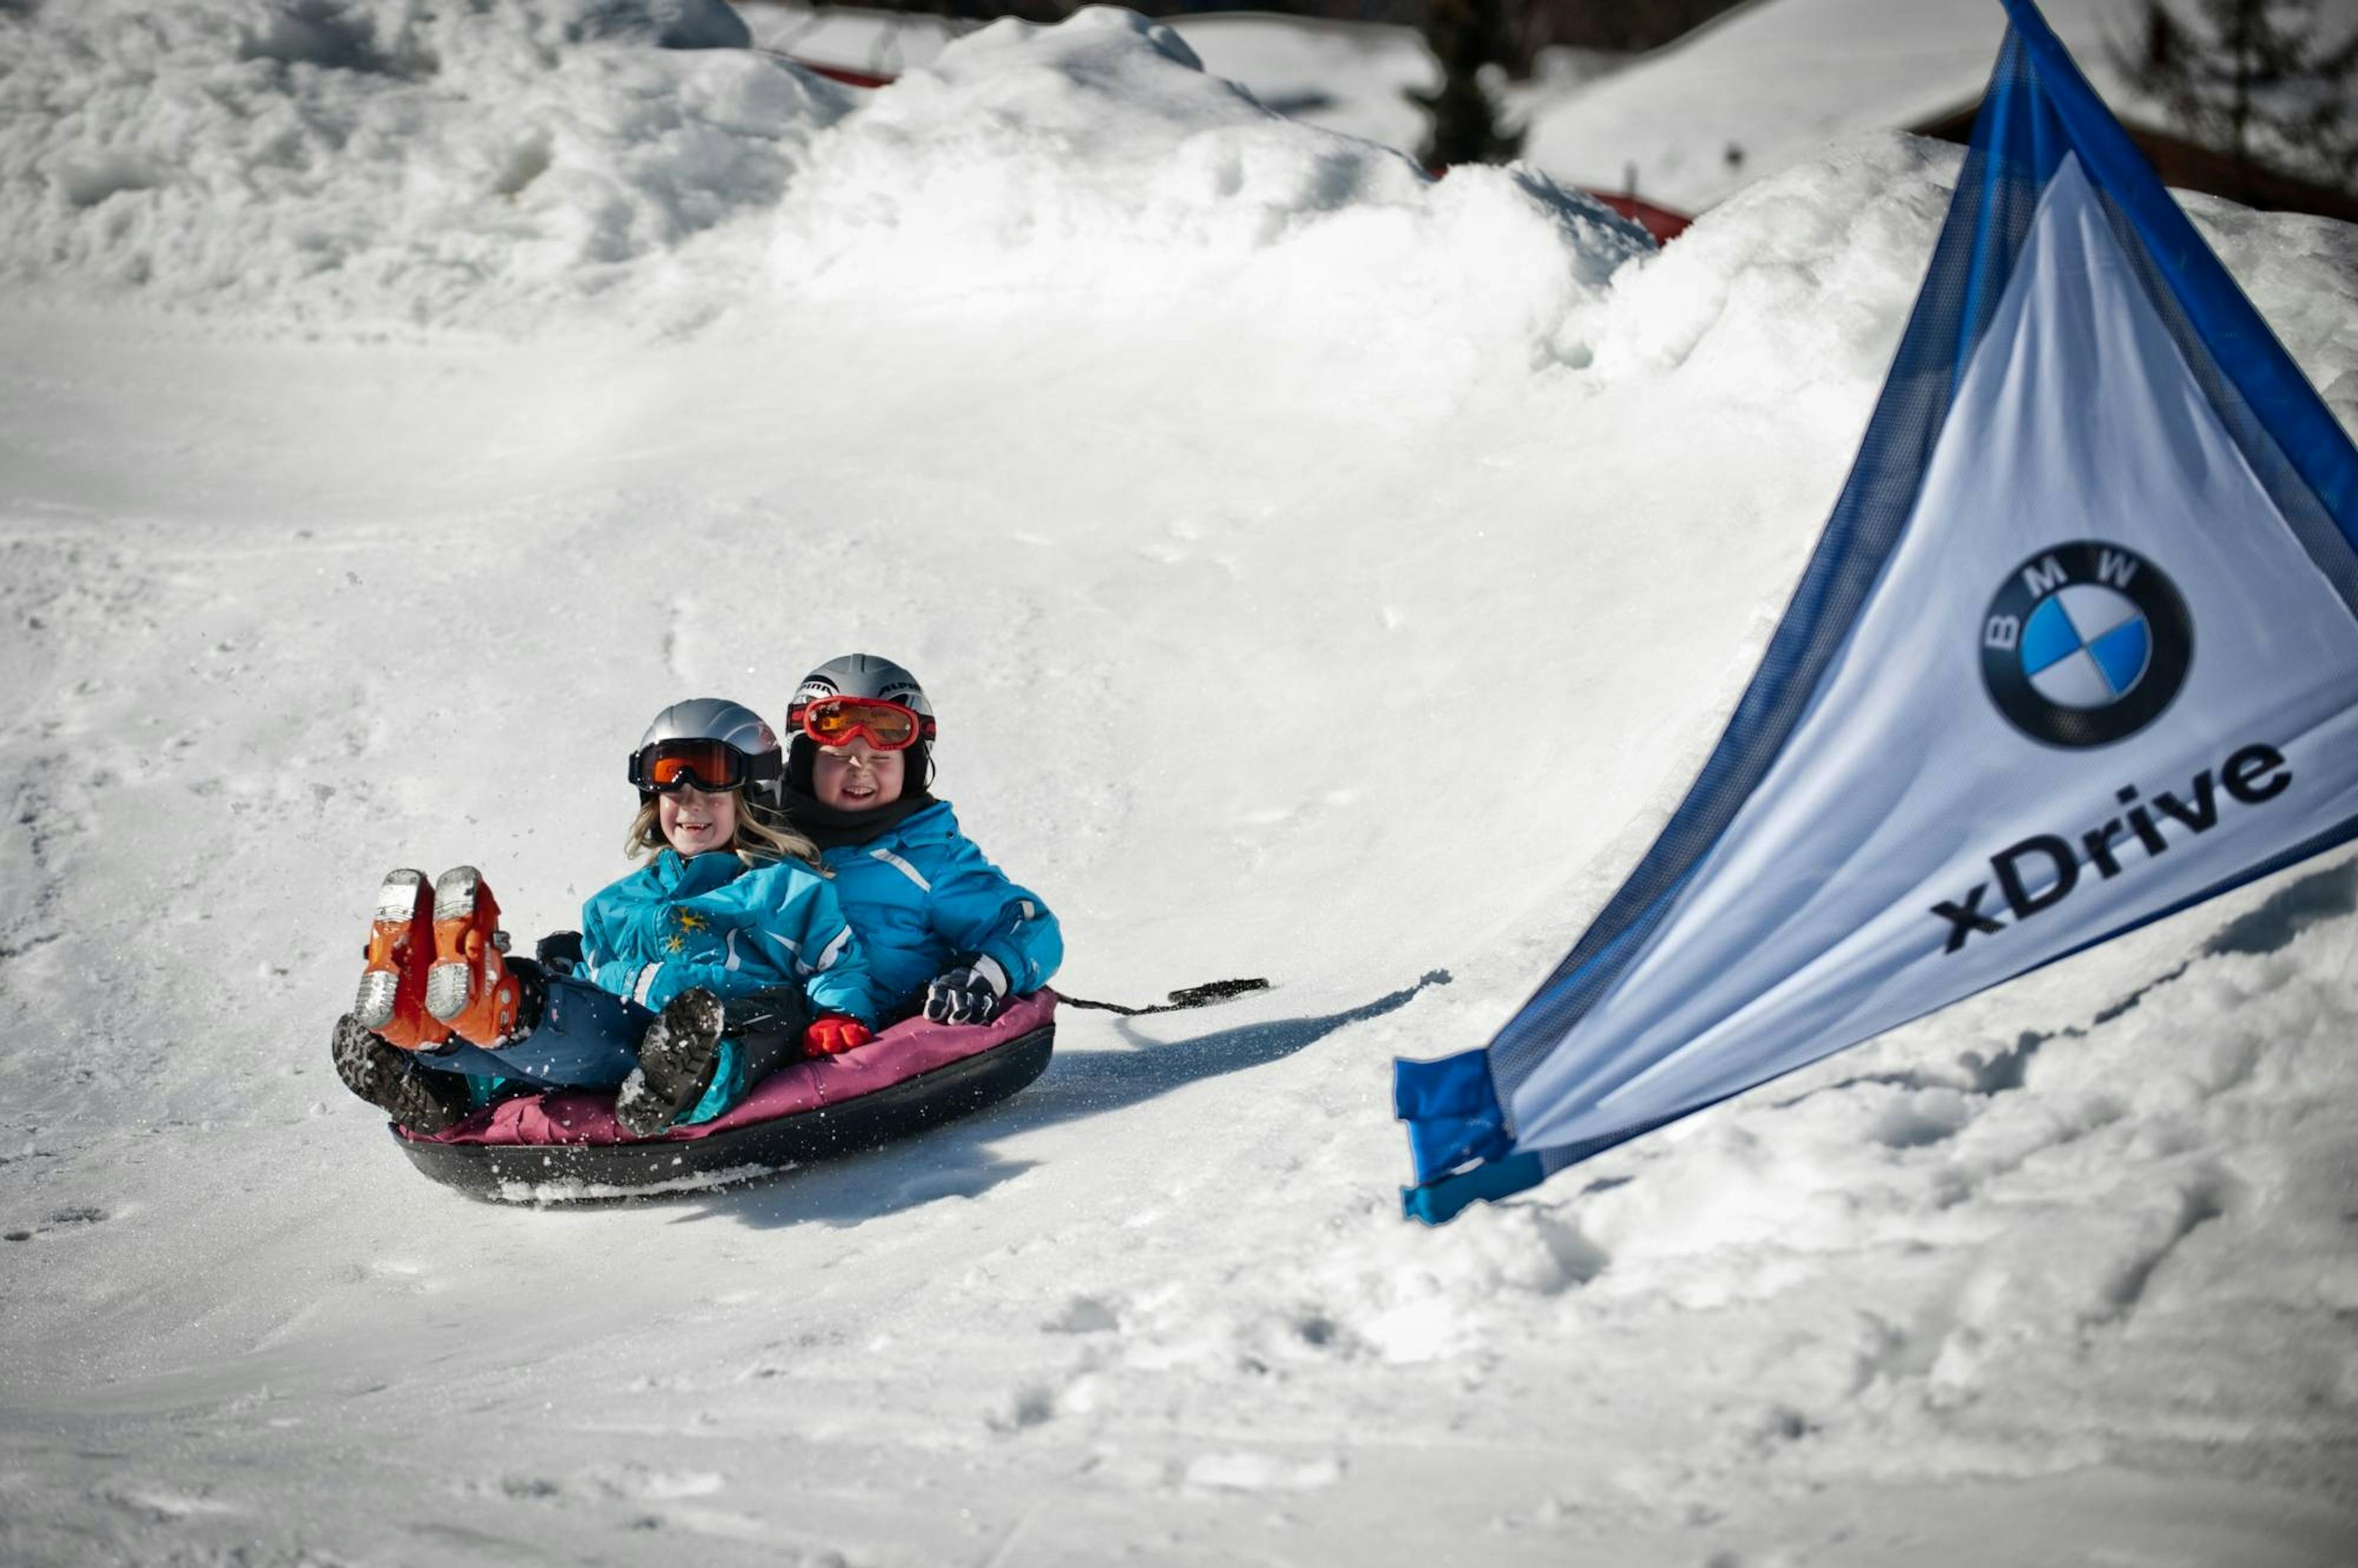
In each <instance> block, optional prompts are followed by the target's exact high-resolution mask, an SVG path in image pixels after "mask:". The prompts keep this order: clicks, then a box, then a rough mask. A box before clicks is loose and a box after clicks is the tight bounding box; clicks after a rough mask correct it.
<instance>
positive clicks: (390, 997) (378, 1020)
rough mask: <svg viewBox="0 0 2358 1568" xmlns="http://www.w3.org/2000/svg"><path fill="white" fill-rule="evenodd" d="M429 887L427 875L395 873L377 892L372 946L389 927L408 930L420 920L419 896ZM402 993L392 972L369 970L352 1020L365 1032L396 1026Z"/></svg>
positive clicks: (353, 1001)
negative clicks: (389, 1025) (391, 1024)
mask: <svg viewBox="0 0 2358 1568" xmlns="http://www.w3.org/2000/svg"><path fill="white" fill-rule="evenodd" d="M425 885H426V873H425V872H424V871H392V872H388V873H387V874H386V876H385V879H384V886H382V887H380V888H378V889H377V892H376V913H375V914H373V915H372V916H371V917H370V928H371V935H372V942H371V946H374V942H373V938H374V936H376V935H384V928H385V927H386V926H388V925H390V926H395V927H397V928H402V929H406V928H407V927H408V926H409V925H410V924H411V922H413V921H414V920H415V919H416V916H417V892H418V890H419V889H420V888H422V887H424V886H425ZM400 992H401V975H400V974H399V972H398V971H396V970H393V969H370V970H368V971H367V972H366V973H364V974H362V976H361V989H360V994H359V995H358V996H356V997H354V998H353V999H352V1017H353V1018H355V1019H357V1020H358V1021H359V1022H360V1025H361V1027H362V1028H363V1029H382V1028H384V1026H385V1025H386V1024H388V1023H391V1022H393V1014H394V1009H395V1004H396V1000H397V999H398V997H399V995H400Z"/></svg>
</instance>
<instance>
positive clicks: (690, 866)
mask: <svg viewBox="0 0 2358 1568" xmlns="http://www.w3.org/2000/svg"><path fill="white" fill-rule="evenodd" d="M581 949H582V965H581V970H580V976H581V978H582V979H586V980H589V981H590V982H591V983H592V984H594V985H596V986H597V987H598V989H600V990H602V991H606V992H608V993H610V994H611V995H614V996H618V997H621V998H622V1000H625V1001H633V1002H636V1003H638V1005H639V1006H641V1007H644V1008H648V1009H655V1010H659V1009H661V1008H662V1006H663V1005H664V1003H665V1002H667V1001H669V1000H671V999H672V998H674V997H676V996H677V995H678V994H679V993H680V992H682V991H684V990H687V989H688V988H689V987H691V986H702V987H703V988H704V989H707V990H708V991H710V992H712V994H713V995H715V996H718V997H722V998H728V997H732V996H745V995H749V994H751V993H752V992H754V991H762V990H772V989H779V988H782V987H784V988H792V989H796V990H799V991H801V992H802V993H803V994H804V996H806V998H808V999H809V1000H810V1004H811V1010H812V1011H814V1012H837V1013H842V1014H844V1015H845V1016H847V1017H850V1018H856V1019H859V1020H860V1022H863V1023H871V1024H872V1023H874V1022H876V1001H877V996H878V993H877V992H876V990H875V989H874V987H873V982H872V980H871V976H870V973H869V965H868V958H867V955H866V953H865V952H864V951H863V948H862V945H861V943H860V939H859V938H858V937H856V936H854V935H852V930H851V926H850V925H849V923H848V922H847V921H846V920H845V919H844V917H843V907H842V905H841V904H840V903H838V902H837V899H836V892H835V889H834V888H833V887H832V886H830V885H829V884H828V882H827V880H826V879H825V878H823V877H821V876H820V875H819V874H818V873H817V871H813V870H812V869H811V868H810V867H808V866H806V865H804V864H803V863H801V862H800V861H797V860H782V861H780V862H778V863H777V864H775V865H769V866H758V867H754V868H752V869H750V870H749V869H748V868H747V867H746V866H745V864H744V862H743V861H741V860H738V858H737V857H736V856H735V855H733V854H730V853H729V852H728V851H726V850H714V851H712V852H710V853H708V854H703V855H698V856H697V857H696V858H695V859H694V860H681V859H680V858H679V855H678V853H677V852H676V851H675V850H671V849H665V850H662V851H660V852H659V853H657V854H656V856H655V858H654V861H653V862H652V863H650V864H649V865H647V866H646V867H644V869H642V870H640V871H633V873H631V874H630V875H629V876H627V877H624V878H623V879H622V881H618V882H615V883H614V884H612V885H611V886H610V887H606V888H603V889H600V891H599V892H595V893H593V894H591V895H590V900H589V902H588V903H584V904H583V905H582V906H581Z"/></svg>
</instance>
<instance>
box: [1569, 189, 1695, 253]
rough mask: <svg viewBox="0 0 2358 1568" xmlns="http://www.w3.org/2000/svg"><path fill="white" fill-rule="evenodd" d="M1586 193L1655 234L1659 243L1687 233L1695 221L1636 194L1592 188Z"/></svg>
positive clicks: (1668, 241) (1666, 242) (1665, 242)
mask: <svg viewBox="0 0 2358 1568" xmlns="http://www.w3.org/2000/svg"><path fill="white" fill-rule="evenodd" d="M1585 194H1586V195H1589V196H1594V197H1595V198H1596V200H1599V201H1602V202H1604V203H1605V205H1606V206H1607V207H1610V208H1612V209H1613V211H1616V212H1618V213H1620V214H1621V216H1623V217H1624V218H1627V219H1628V220H1629V222H1632V223H1635V224H1637V225H1638V227H1639V228H1641V229H1643V230H1645V231H1646V232H1648V233H1650V234H1651V235H1653V236H1654V243H1656V244H1658V245H1667V244H1669V243H1671V241H1672V240H1675V239H1677V238H1678V237H1679V236H1680V235H1681V234H1683V233H1685V232H1687V225H1688V224H1690V223H1692V222H1694V220H1693V219H1692V218H1690V217H1688V216H1687V215H1686V214H1685V213H1683V212H1673V211H1671V210H1670V209H1669V208H1667V207H1657V206H1655V205H1654V204H1653V203H1652V202H1650V201H1640V200H1638V199H1637V198H1636V197H1634V196H1617V195H1615V194H1613V193H1612V192H1610V191H1605V190H1591V191H1586V192H1585Z"/></svg>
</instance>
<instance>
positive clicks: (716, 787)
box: [631, 741, 778, 795]
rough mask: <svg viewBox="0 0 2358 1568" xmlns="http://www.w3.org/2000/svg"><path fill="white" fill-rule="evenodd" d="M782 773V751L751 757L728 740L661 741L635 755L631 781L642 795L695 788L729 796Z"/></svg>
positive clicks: (641, 749) (644, 747) (665, 793)
mask: <svg viewBox="0 0 2358 1568" xmlns="http://www.w3.org/2000/svg"><path fill="white" fill-rule="evenodd" d="M777 776H778V754H777V753H776V752H763V753H761V754H760V755H759V756H752V757H749V756H747V755H746V754H745V753H744V752H741V751H739V750H738V749H737V748H736V747H734V746H732V745H730V743H729V742H728V741H656V742H655V743H654V745H652V746H642V747H641V748H639V751H638V752H637V753H636V754H635V755H634V756H633V757H632V758H631V782H632V783H633V784H636V785H638V786H639V793H640V794H641V795H669V794H671V793H672V792H673V791H674V790H678V789H695V790H698V791H701V792H702V793H704V794H706V795H725V794H727V793H728V792H729V791H730V790H732V789H742V788H743V787H744V786H745V785H747V784H752V783H754V782H756V781H759V780H763V779H773V778H776V777H777Z"/></svg>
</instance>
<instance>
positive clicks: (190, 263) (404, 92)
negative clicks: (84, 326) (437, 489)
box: [0, 0, 848, 323]
mask: <svg viewBox="0 0 2358 1568" xmlns="http://www.w3.org/2000/svg"><path fill="white" fill-rule="evenodd" d="M745 38H746V34H745V31H744V27H743V24H742V23H741V22H739V21H738V20H737V19H736V17H735V16H733V14H731V13H730V11H729V10H728V7H727V6H725V5H722V4H720V3H719V0H503V3H502V4H500V5H494V6H472V5H469V6H458V5H450V6H440V7H436V6H432V5H427V4H425V3H424V0H276V3H265V0H191V3H189V4H186V5H174V6H170V7H161V8H159V7H157V6H154V5H145V4H142V3H141V0H90V3H88V4H80V5H72V6H67V5H44V6H38V7H34V8H32V9H31V10H30V11H29V12H28V13H27V12H24V11H23V10H22V9H21V8H20V10H19V12H18V13H17V14H11V13H9V12H8V11H7V10H5V8H0V277H5V278H6V279H7V280H8V282H9V283H10V284H11V285H12V286H15V287H18V288H24V287H29V286H33V285H36V284H46V285H49V286H52V287H61V288H62V290H63V291H64V292H66V293H67V294H69V295H72V294H83V295H90V294H105V293H110V292H115V291H120V290H123V289H126V288H135V289H137V290H138V291H139V292H140V293H141V294H142V295H143V296H144V297H146V298H147V299H149V300H150V301H152V302H155V303H158V304H163V305H168V306H174V307H191V306H194V307H202V308H255V307H265V306H266V307H268V308H271V309H272V310H273V311H275V312H283V313H287V314H291V315H293V316H295V317H297V319H351V320H362V321H368V320H376V319H390V320H399V321H408V322H416V323H428V322H450V321H459V322H473V321H481V320H483V319H487V318H490V317H492V316H493V315H495V314H498V313H501V312H503V311H513V310H514V309H515V308H518V307H519V306H521V305H524V304H526V303H528V302H530V301H534V300H535V299H546V298H562V297H581V296H584V295H594V294H597V293H599V292H600V291H601V290H602V289H604V288H606V287H610V286H611V284H612V283H613V282H614V281H615V280H616V278H617V276H618V275H619V274H621V273H622V272H624V271H626V270H627V269H629V267H630V266H631V265H632V264H633V263H634V262H639V261H642V260H644V259H645V258H647V257H650V256H654V255H658V254H663V253H665V252H666V251H668V250H669V249H671V248H672V247H675V246H676V245H678V244H679V243H681V242H683V241H684V240H686V239H687V238H689V237H691V236H694V235H697V234H699V233H701V232H705V231H708V230H710V229H713V228H716V227H718V226H719V225H721V224H724V223H726V222H728V221H729V220H730V219H731V218H734V217H737V216H739V215H741V214H742V213H744V212H746V211H761V210H765V209H767V208H769V207H770V206H772V205H773V204H774V202H775V201H776V200H777V198H778V195H779V193H780V191H781V190H782V189H784V184H785V181H786V178H787V177H788V175H789V173H790V172H791V169H792V168H793V161H794V158H793V155H794V151H795V148H796V147H797V146H799V145H800V144H801V142H802V140H803V139H804V138H805V137H806V135H808V133H809V132H810V131H812V130H813V129H816V128H817V127H818V126H821V125H824V124H827V123H828V122H830V121H832V120H833V119H835V118H836V117H837V116H838V115H840V114H843V113H844V111H845V108H846V106H847V103H848V94H847V93H845V92H843V91H842V90H839V89H838V88H836V87H834V86H833V85H832V84H830V83H827V82H823V81H818V80H817V79H816V78H813V77H810V76H808V75H806V74H805V73H803V72H800V71H798V70H795V69H794V68H792V67H790V66H787V65H784V63H782V62H779V61H776V60H773V59H770V58H768V57H766V56H763V55H758V54H754V53H751V52H749V51H746V50H743V49H695V50H694V52H683V49H682V48H681V47H678V46H696V45H713V44H724V45H725V44H730V43H742V42H743V41H744V40H745ZM657 45H667V46H675V47H671V48H658V47H652V46H657Z"/></svg>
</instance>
